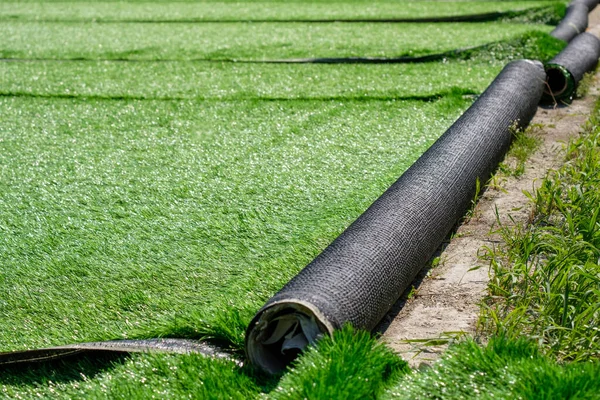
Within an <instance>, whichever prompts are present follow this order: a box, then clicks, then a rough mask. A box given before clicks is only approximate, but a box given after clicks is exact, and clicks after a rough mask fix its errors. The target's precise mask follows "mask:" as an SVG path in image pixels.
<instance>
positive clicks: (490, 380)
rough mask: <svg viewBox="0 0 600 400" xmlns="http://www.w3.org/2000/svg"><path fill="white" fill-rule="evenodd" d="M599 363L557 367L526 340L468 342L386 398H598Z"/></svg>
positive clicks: (500, 338)
mask: <svg viewBox="0 0 600 400" xmlns="http://www.w3.org/2000/svg"><path fill="white" fill-rule="evenodd" d="M599 374H600V363H598V361H596V362H594V363H573V364H565V365H561V364H557V363H556V362H555V361H554V360H552V359H551V358H548V357H546V356H544V355H542V354H541V353H540V351H539V350H538V348H537V345H536V344H535V343H531V342H528V341H527V340H525V339H513V340H509V339H507V338H505V337H502V336H500V337H496V338H492V339H491V340H490V342H489V343H488V344H487V345H485V346H481V345H479V344H477V343H475V342H474V341H472V340H469V341H466V342H464V343H461V344H458V345H456V346H455V347H453V348H451V349H450V350H449V351H448V352H447V353H446V354H445V355H444V357H443V359H442V360H441V361H439V362H437V363H435V364H434V365H433V366H431V367H430V368H427V369H422V370H419V371H418V372H414V373H413V374H411V375H409V376H408V377H407V378H405V379H404V380H401V381H400V384H399V385H398V386H396V387H395V388H393V389H391V390H389V391H388V392H387V394H386V396H384V397H383V398H385V399H445V400H451V399H514V398H517V399H528V400H533V399H540V400H541V399H547V400H550V399H597V398H598V393H600V380H598V375H599Z"/></svg>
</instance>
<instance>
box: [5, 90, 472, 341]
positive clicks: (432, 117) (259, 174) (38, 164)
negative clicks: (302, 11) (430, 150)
mask: <svg viewBox="0 0 600 400" xmlns="http://www.w3.org/2000/svg"><path fill="white" fill-rule="evenodd" d="M469 102H470V100H465V99H462V98H461V97H448V98H443V99H441V100H439V101H437V102H432V103H423V102H414V101H413V102H409V101H406V102H396V101H393V100H390V101H358V102H354V101H344V102H340V101H335V100H331V101H259V100H248V101H231V102H226V101H207V102H196V101H117V100H107V101H102V100H70V99H30V98H3V99H1V100H0V118H1V120H2V121H3V123H2V124H1V126H0V132H1V134H0V137H2V140H1V141H0V165H1V166H2V167H1V169H0V187H1V189H0V229H2V231H3V235H2V236H1V237H0V264H1V265H2V269H3V273H2V280H1V281H0V286H1V288H2V289H1V292H2V293H3V296H2V299H1V301H0V316H1V318H0V343H1V347H2V350H11V349H18V348H24V347H39V346H45V345H50V344H60V343H67V342H77V341H86V340H95V339H103V338H114V337H126V336H132V335H133V336H140V335H141V336H152V335H155V334H156V333H157V330H159V333H161V334H163V335H181V334H184V333H185V332H188V331H189V332H191V333H187V335H190V334H191V335H193V336H196V337H197V336H203V335H208V336H217V337H222V338H224V339H226V340H228V341H231V342H233V343H235V344H236V345H237V346H238V347H239V345H240V343H241V341H242V339H243V332H244V329H245V326H246V324H247V323H248V322H249V319H250V317H251V315H252V314H253V313H254V312H255V311H256V310H257V309H258V308H259V307H260V305H261V303H262V302H264V301H265V300H266V299H267V297H268V296H269V295H270V294H272V293H273V292H274V291H276V290H277V289H279V288H280V287H281V286H283V284H284V283H285V282H286V281H287V280H288V279H290V278H291V277H292V276H293V275H294V274H295V273H296V272H297V271H298V270H299V269H300V268H302V267H303V266H304V265H306V264H307V263H308V262H309V261H310V260H311V259H312V258H313V257H314V256H316V254H317V253H318V252H319V251H320V250H321V249H323V248H324V247H325V246H326V245H327V244H328V243H329V242H330V241H331V240H332V239H333V238H335V236H336V235H337V234H339V233H340V232H341V230H343V229H344V228H345V227H346V226H347V225H348V224H349V223H350V222H352V220H353V219H355V218H356V217H357V216H358V215H359V214H360V213H361V212H362V211H363V210H364V209H366V207H367V206H368V205H369V204H370V203H371V202H372V201H373V200H374V199H375V198H376V197H377V196H379V195H380V194H381V193H382V192H383V191H384V190H385V189H386V188H387V187H388V186H389V185H390V184H391V183H392V182H393V181H394V180H395V179H396V178H397V177H398V176H399V175H400V174H401V173H402V171H403V170H405V169H406V168H407V167H408V166H409V165H410V164H411V163H412V162H413V161H414V160H415V159H416V157H418V156H419V155H420V153H422V152H423V151H424V150H425V149H426V148H427V147H428V146H429V145H430V144H431V143H432V142H433V140H435V139H436V138H437V137H438V136H439V135H440V134H441V133H442V132H443V131H444V129H445V128H446V127H447V126H449V125H450V123H451V122H452V121H453V120H454V119H455V118H456V117H457V116H458V115H459V113H460V112H461V111H462V110H463V109H464V108H465V107H466V106H467V105H468V104H469ZM15 332H19V335H15Z"/></svg>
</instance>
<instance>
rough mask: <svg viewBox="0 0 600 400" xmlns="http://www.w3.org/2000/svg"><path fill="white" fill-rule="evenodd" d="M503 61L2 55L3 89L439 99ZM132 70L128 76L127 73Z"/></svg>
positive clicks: (481, 85) (97, 94)
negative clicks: (6, 58) (276, 61)
mask: <svg viewBox="0 0 600 400" xmlns="http://www.w3.org/2000/svg"><path fill="white" fill-rule="evenodd" d="M499 64H500V63H495V64H494V65H489V64H473V63H466V62H454V63H445V64H438V63H427V64H401V65H400V64H398V65H348V64H346V65H281V64H280V65H265V64H263V65H257V64H237V63H236V64H231V63H225V64H222V63H203V62H202V63H193V62H192V63H186V62H167V63H120V62H97V61H73V62H65V63H61V62H53V61H48V62H23V63H22V62H8V63H0V95H4V96H39V97H91V98H100V99H155V100H160V99H165V100H168V99H199V100H202V99H215V100H217V99H221V100H242V99H255V98H261V99H272V100H285V99H315V100H319V99H323V100H325V99H331V100H352V99H357V100H361V99H380V100H388V99H389V100H393V99H398V100H400V99H407V100H408V99H411V98H413V99H423V100H427V99H432V100H433V99H435V98H438V97H442V96H448V95H449V96H452V95H453V94H456V95H460V94H478V93H481V92H482V91H483V90H484V89H485V87H486V86H487V85H488V84H489V83H490V82H491V81H492V79H493V78H494V76H495V75H496V74H497V73H498V72H499V71H500V70H501V68H502V66H501V65H499ZM123 76H127V77H128V78H127V80H123Z"/></svg>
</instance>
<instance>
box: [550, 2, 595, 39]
mask: <svg viewBox="0 0 600 400" xmlns="http://www.w3.org/2000/svg"><path fill="white" fill-rule="evenodd" d="M588 13H589V9H588V6H587V5H586V4H584V3H581V2H573V3H571V4H570V5H569V7H568V8H567V13H566V14H565V17H564V18H563V19H562V20H561V21H560V23H559V24H558V26H557V27H556V28H554V30H553V31H552V32H550V35H551V36H554V37H555V38H557V39H561V40H564V41H565V42H570V41H571V40H572V39H573V38H574V37H575V36H577V35H578V34H580V33H582V32H585V30H586V28H587V27H588Z"/></svg>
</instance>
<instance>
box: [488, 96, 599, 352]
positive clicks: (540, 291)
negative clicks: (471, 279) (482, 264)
mask: <svg viewBox="0 0 600 400" xmlns="http://www.w3.org/2000/svg"><path fill="white" fill-rule="evenodd" d="M599 112H600V111H599V109H598V108H596V110H595V111H594V114H593V116H592V118H591V124H590V128H589V130H588V132H587V133H586V134H584V135H583V136H582V137H581V138H579V139H577V140H575V141H574V142H573V143H572V144H570V145H569V147H568V154H567V159H568V161H567V163H566V164H565V165H564V166H563V167H562V168H560V169H559V170H557V171H553V172H551V173H550V174H549V175H548V177H547V178H546V179H545V180H544V181H543V182H542V183H541V184H540V187H539V189H537V190H535V191H534V192H533V193H531V194H530V195H529V196H530V197H531V199H532V201H533V203H534V207H535V208H534V213H533V214H532V218H531V224H529V225H527V226H521V225H517V226H516V227H514V228H510V227H502V228H501V230H500V232H501V233H502V236H503V238H504V242H505V245H504V247H501V248H494V249H490V252H489V258H490V263H491V270H492V271H491V272H492V280H491V282H490V286H489V290H490V292H489V296H488V298H487V302H486V304H487V305H486V307H485V308H484V309H483V314H482V323H483V326H484V327H485V329H486V330H487V331H491V332H496V333H498V332H501V333H503V334H506V335H508V336H509V337H519V336H522V335H526V336H528V337H531V338H534V339H535V340H537V342H538V343H539V345H540V346H541V347H542V348H543V349H544V351H545V352H546V353H548V354H550V355H552V356H553V357H555V358H557V359H559V360H576V361H583V360H589V359H597V358H598V357H600V335H599V332H598V324H599V316H600V314H599V309H600V291H599V290H598V288H599V286H600V267H599V265H598V259H599V258H600V229H599V228H600V223H599V222H598V215H600V206H599V204H600V195H599V193H600V192H599V190H598V189H599V188H600V168H599V166H600V148H599V146H598V139H599V135H600V129H599V128H598V118H599Z"/></svg>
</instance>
